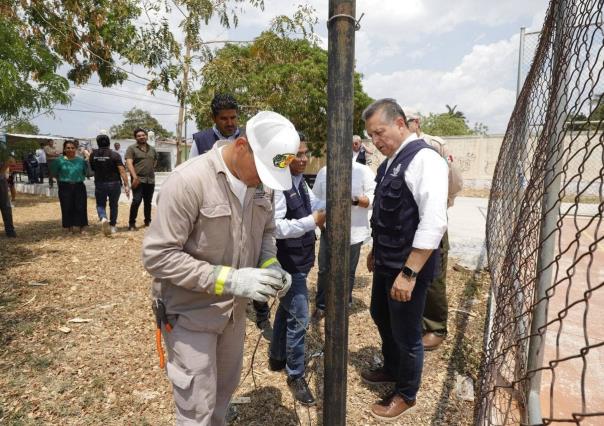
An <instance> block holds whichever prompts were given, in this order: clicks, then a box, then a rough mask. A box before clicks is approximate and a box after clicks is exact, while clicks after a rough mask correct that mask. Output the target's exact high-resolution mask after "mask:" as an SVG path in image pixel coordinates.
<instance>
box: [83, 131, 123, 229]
mask: <svg viewBox="0 0 604 426" xmlns="http://www.w3.org/2000/svg"><path fill="white" fill-rule="evenodd" d="M96 143H97V145H98V146H99V149H95V150H93V151H92V153H91V154H90V157H88V161H89V162H90V168H91V169H92V171H93V172H94V196H95V198H96V211H97V213H98V215H99V220H100V221H101V229H102V230H103V234H105V236H109V235H111V234H115V233H116V232H117V212H118V201H119V199H120V193H121V184H122V183H123V184H124V192H125V193H126V196H127V197H128V198H130V186H129V185H128V176H126V168H125V167H124V163H122V157H121V156H120V154H119V153H117V152H115V151H112V150H111V148H110V147H109V146H110V145H111V142H110V141H109V136H107V135H98V136H97V137H96ZM120 178H121V182H120ZM107 199H109V209H110V214H109V220H107V212H106V210H105V208H106V206H107Z"/></svg>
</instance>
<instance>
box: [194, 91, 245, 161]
mask: <svg viewBox="0 0 604 426" xmlns="http://www.w3.org/2000/svg"><path fill="white" fill-rule="evenodd" d="M211 109H212V120H213V121H214V125H213V126H212V127H210V128H208V129H203V130H201V131H199V132H197V133H193V142H194V143H193V146H192V147H191V152H190V153H189V158H193V157H197V156H198V155H201V154H205V153H206V152H208V151H209V150H210V149H212V147H213V146H214V144H215V143H216V141H219V140H235V139H237V137H239V134H240V129H239V127H237V124H238V114H239V105H238V104H237V101H236V100H235V98H234V97H233V96H231V95H228V94H222V93H219V94H217V95H216V96H214V99H212V105H211Z"/></svg>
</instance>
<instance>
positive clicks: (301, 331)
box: [269, 272, 308, 378]
mask: <svg viewBox="0 0 604 426" xmlns="http://www.w3.org/2000/svg"><path fill="white" fill-rule="evenodd" d="M306 275H307V274H305V273H302V272H297V273H293V274H292V285H291V287H290V289H289V291H288V292H287V294H286V295H285V296H283V297H282V298H281V300H280V301H279V308H278V309H277V313H275V323H274V324H273V338H272V339H271V345H270V348H269V354H270V357H271V358H273V359H277V360H280V361H283V360H285V361H286V363H285V364H286V365H285V370H286V371H287V375H288V376H290V377H294V378H297V377H302V376H303V375H304V339H305V337H306V327H307V326H308V288H307V287H306Z"/></svg>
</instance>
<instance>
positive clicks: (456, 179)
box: [404, 108, 463, 351]
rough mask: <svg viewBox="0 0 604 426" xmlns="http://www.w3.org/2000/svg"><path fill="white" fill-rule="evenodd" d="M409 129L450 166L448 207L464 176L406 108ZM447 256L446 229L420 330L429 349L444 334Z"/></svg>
mask: <svg viewBox="0 0 604 426" xmlns="http://www.w3.org/2000/svg"><path fill="white" fill-rule="evenodd" d="M404 111H405V115H406V116H407V123H408V125H409V130H410V131H411V132H412V133H415V134H416V135H417V136H418V137H419V138H420V139H423V140H424V141H426V142H427V143H428V144H429V145H430V146H432V147H433V148H434V149H436V151H438V153H439V154H440V156H441V157H442V158H444V159H445V160H446V161H447V165H448V166H449V189H448V195H447V207H451V206H452V205H453V202H454V200H455V197H456V196H457V194H458V193H459V191H461V189H462V187H463V178H462V176H461V172H460V171H459V169H458V168H457V167H456V165H455V162H454V160H453V155H451V153H449V151H448V149H447V146H446V142H445V140H444V139H442V138H440V137H438V136H432V135H428V134H426V133H424V132H422V130H421V119H422V118H421V115H420V114H419V112H417V110H415V109H412V108H405V109H404ZM448 256H449V234H448V232H445V234H444V235H443V239H442V241H441V243H440V273H439V275H438V276H437V277H436V278H434V281H432V285H431V286H430V287H429V288H428V293H427V294H426V306H425V308H424V316H423V323H422V329H423V332H424V336H423V338H422V343H423V345H424V349H425V350H427V351H432V350H435V349H437V348H438V347H439V346H440V345H441V344H442V342H443V341H444V340H445V338H446V337H447V317H448V313H449V305H448V302H447V259H448Z"/></svg>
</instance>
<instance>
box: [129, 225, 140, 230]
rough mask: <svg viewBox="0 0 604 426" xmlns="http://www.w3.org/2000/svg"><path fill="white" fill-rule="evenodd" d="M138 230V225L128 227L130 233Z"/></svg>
mask: <svg viewBox="0 0 604 426" xmlns="http://www.w3.org/2000/svg"><path fill="white" fill-rule="evenodd" d="M137 229H138V228H137V227H136V225H128V231H136V230H137Z"/></svg>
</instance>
